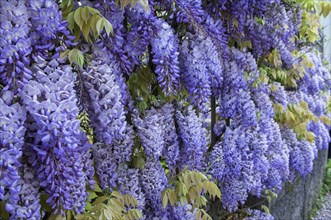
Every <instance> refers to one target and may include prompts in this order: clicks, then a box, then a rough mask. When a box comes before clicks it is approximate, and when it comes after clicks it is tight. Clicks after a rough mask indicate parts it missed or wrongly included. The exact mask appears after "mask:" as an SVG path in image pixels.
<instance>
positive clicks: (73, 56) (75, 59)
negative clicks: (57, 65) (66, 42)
mask: <svg viewBox="0 0 331 220" xmlns="http://www.w3.org/2000/svg"><path fill="white" fill-rule="evenodd" d="M68 56H69V61H70V64H73V63H75V64H76V65H78V66H79V67H83V65H84V56H83V54H82V52H81V51H80V50H78V49H76V48H74V49H72V50H71V51H70V52H69V53H68Z"/></svg>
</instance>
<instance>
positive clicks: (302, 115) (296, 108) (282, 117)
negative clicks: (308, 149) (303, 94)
mask: <svg viewBox="0 0 331 220" xmlns="http://www.w3.org/2000/svg"><path fill="white" fill-rule="evenodd" d="M274 111H275V120H276V121H277V122H278V123H279V124H281V125H283V126H286V127H287V128H290V129H293V131H294V133H296V135H297V137H298V139H299V140H301V139H306V140H307V141H309V142H314V140H315V135H314V134H313V133H312V132H308V131H307V125H308V123H309V122H310V121H312V120H314V121H318V120H319V118H317V117H316V116H314V115H313V113H311V112H310V110H309V108H308V104H307V103H306V102H304V101H301V102H300V104H294V103H290V104H288V106H287V109H284V107H283V106H282V105H280V104H274Z"/></svg>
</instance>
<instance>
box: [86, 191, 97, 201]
mask: <svg viewBox="0 0 331 220" xmlns="http://www.w3.org/2000/svg"><path fill="white" fill-rule="evenodd" d="M97 197H98V195H97V194H96V193H95V192H90V195H89V197H88V198H89V199H90V200H92V199H95V198H97Z"/></svg>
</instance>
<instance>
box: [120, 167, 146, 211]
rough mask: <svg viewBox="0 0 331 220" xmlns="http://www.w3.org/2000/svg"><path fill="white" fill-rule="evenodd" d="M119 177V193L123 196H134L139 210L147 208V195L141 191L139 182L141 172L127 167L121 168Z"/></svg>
mask: <svg viewBox="0 0 331 220" xmlns="http://www.w3.org/2000/svg"><path fill="white" fill-rule="evenodd" d="M118 173H119V177H118V180H117V185H118V188H119V191H120V192H121V193H122V194H129V195H131V196H133V197H134V198H135V199H136V200H137V202H138V206H137V208H138V209H139V210H141V211H142V210H144V206H145V195H144V193H143V192H142V189H141V187H142V186H141V183H140V181H139V176H140V174H139V171H138V170H137V169H128V168H127V167H126V166H120V167H119V169H118Z"/></svg>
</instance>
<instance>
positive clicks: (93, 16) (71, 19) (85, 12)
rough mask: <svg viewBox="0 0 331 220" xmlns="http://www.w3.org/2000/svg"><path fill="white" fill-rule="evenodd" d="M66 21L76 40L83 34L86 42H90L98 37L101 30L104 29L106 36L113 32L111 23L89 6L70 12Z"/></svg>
mask: <svg viewBox="0 0 331 220" xmlns="http://www.w3.org/2000/svg"><path fill="white" fill-rule="evenodd" d="M67 21H68V28H69V29H70V31H71V33H73V34H74V35H75V36H76V40H78V39H79V38H80V35H81V34H83V36H84V39H85V40H86V42H88V43H90V44H92V43H93V41H95V40H96V39H97V38H98V37H99V35H100V34H101V32H102V30H105V31H106V33H107V35H108V36H109V35H110V34H113V26H112V25H111V23H110V22H109V21H108V20H107V19H106V18H105V17H103V15H101V13H100V12H99V11H98V10H97V9H95V8H92V7H89V6H83V7H79V8H77V9H76V10H75V11H72V12H70V13H69V14H68V16H67Z"/></svg>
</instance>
